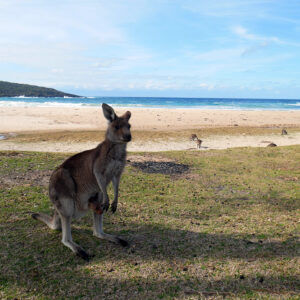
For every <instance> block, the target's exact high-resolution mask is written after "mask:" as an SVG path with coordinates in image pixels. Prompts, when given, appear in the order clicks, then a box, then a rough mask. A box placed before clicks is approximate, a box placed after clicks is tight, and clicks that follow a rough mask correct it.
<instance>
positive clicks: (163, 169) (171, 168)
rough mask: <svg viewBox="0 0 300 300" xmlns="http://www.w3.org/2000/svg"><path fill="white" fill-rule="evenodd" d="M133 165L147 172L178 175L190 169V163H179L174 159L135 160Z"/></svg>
mask: <svg viewBox="0 0 300 300" xmlns="http://www.w3.org/2000/svg"><path fill="white" fill-rule="evenodd" d="M131 165H132V166H133V167H135V168H137V169H140V170H141V171H143V172H145V173H159V174H165V175H178V174H183V173H185V172H187V171H188V170H189V166H188V165H184V164H177V163H175V162H172V161H162V162H157V161H145V162H134V163H132V164H131Z"/></svg>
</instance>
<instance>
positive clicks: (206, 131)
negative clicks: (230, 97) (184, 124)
mask: <svg viewBox="0 0 300 300" xmlns="http://www.w3.org/2000/svg"><path fill="white" fill-rule="evenodd" d="M281 129H282V128H279V127H242V126H237V127H235V126H233V127H229V126H228V127H207V128H196V129H190V130H176V131H175V130H173V131H156V130H151V131H136V130H135V131H134V134H133V139H134V140H137V141H141V142H143V141H151V140H152V141H153V140H154V141H155V140H156V141H160V140H165V139H166V138H168V139H172V140H174V141H175V140H189V137H190V135H191V134H192V133H194V134H197V136H198V137H200V138H206V137H209V136H213V135H228V136H230V135H269V134H275V135H280V134H281ZM287 131H288V132H289V133H294V132H299V131H300V128H297V127H291V128H287ZM104 135H105V132H104V131H53V132H43V131H41V132H28V133H22V134H19V135H17V136H12V137H10V139H11V140H13V141H16V142H44V141H47V142H74V143H77V142H78V143H80V142H97V141H99V142H100V141H102V140H103V138H104Z"/></svg>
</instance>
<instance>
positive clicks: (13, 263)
mask: <svg viewBox="0 0 300 300" xmlns="http://www.w3.org/2000/svg"><path fill="white" fill-rule="evenodd" d="M107 217H108V218H107V219H108V220H107V222H106V223H107V226H106V227H107V232H111V233H114V234H117V235H119V236H122V237H123V238H126V239H128V240H129V242H130V243H131V247H129V248H122V247H120V246H118V245H114V244H112V243H110V242H108V241H103V240H99V239H97V238H96V237H94V236H93V235H92V230H91V229H90V228H89V226H90V225H91V224H87V223H86V222H85V221H83V222H80V223H77V224H76V223H75V224H74V226H73V232H74V234H73V238H74V240H75V241H76V242H78V243H79V244H81V245H82V246H84V247H85V249H86V250H88V251H89V252H91V253H92V254H94V255H95V257H94V258H93V260H92V261H91V262H90V264H92V265H94V264H96V265H97V266H98V267H101V265H102V264H103V263H107V262H110V263H111V264H113V265H115V266H116V267H117V266H119V263H120V265H122V263H124V261H127V262H128V261H139V260H142V261H149V263H151V262H153V261H161V262H162V263H172V262H174V261H176V262H177V263H179V264H181V263H184V261H186V260H187V259H190V260H191V261H192V260H193V259H197V258H203V259H207V258H208V259H209V258H215V259H217V260H220V261H226V260H230V259H240V260H244V261H245V262H247V261H249V260H250V261H252V262H253V261H255V260H259V259H262V258H263V259H268V260H273V259H275V258H278V257H283V258H284V259H286V258H294V257H296V256H297V251H296V249H297V245H298V242H297V240H296V238H293V237H291V238H290V239H288V240H285V241H283V242H277V241H259V240H258V241H257V242H253V241H250V240H248V239H247V238H246V236H245V235H243V234H240V235H236V236H234V235H230V234H212V233H209V234H208V233H204V232H201V230H200V231H199V232H194V231H190V230H184V229H176V228H170V227H168V226H165V225H164V226H162V225H158V224H144V225H141V224H139V223H135V222H128V223H126V224H122V223H121V222H116V220H115V219H114V220H113V222H114V224H113V225H108V223H109V222H110V221H111V220H110V219H111V216H107ZM0 229H1V231H2V233H3V234H4V235H3V236H4V237H5V238H3V239H1V240H0V246H1V247H0V264H1V265H2V266H3V268H2V271H3V272H2V275H0V281H2V282H4V283H5V284H6V286H11V288H13V287H14V286H16V287H23V288H25V289H26V290H28V291H33V287H34V289H35V293H36V292H38V293H40V294H41V295H43V293H45V289H46V290H48V289H50V290H51V288H52V287H53V282H55V280H56V281H57V280H61V281H62V283H63V286H64V288H63V289H61V291H60V292H59V291H56V292H55V293H58V294H59V295H61V292H64V293H65V294H64V297H67V296H71V295H69V294H68V290H69V289H71V290H72V291H73V293H74V294H72V296H74V295H77V294H78V293H79V291H77V290H76V291H74V289H72V286H73V285H74V284H75V285H76V284H77V285H78V284H79V282H80V283H82V282H91V285H92V286H93V289H90V290H89V291H88V293H90V294H89V296H90V297H96V295H102V294H103V295H104V293H105V289H106V287H107V286H113V287H115V289H117V290H118V289H120V290H122V292H123V293H130V292H129V291H130V290H131V291H136V292H137V294H136V295H138V294H139V291H141V288H142V290H143V289H145V290H147V289H149V292H150V291H156V292H155V293H154V294H152V296H151V297H152V298H153V297H154V298H156V297H159V295H160V294H159V291H160V290H161V289H162V288H163V289H166V290H167V291H169V289H171V290H172V289H173V288H174V287H176V286H178V285H180V286H181V288H182V290H178V291H177V292H178V293H179V294H180V293H185V292H184V291H185V290H186V291H187V292H188V293H189V294H190V295H200V294H201V293H202V292H201V291H204V294H203V295H206V294H205V293H207V296H209V295H223V294H224V295H231V294H232V295H237V294H238V293H239V292H240V291H241V290H243V289H246V290H252V289H254V287H253V286H255V285H256V284H257V286H258V288H262V287H264V288H266V289H267V288H272V290H278V291H280V290H282V289H284V290H285V291H289V292H292V293H296V292H297V283H298V284H299V279H297V277H296V276H289V277H287V278H286V280H282V279H279V278H276V277H273V276H269V277H264V278H263V279H262V278H259V277H257V274H256V273H255V274H254V273H253V274H251V275H248V276H247V277H246V278H245V280H243V281H242V282H241V278H239V277H235V276H227V277H226V280H225V279H224V280H215V279H214V280H212V279H211V278H202V279H201V280H199V278H198V275H197V274H193V275H192V276H191V277H190V278H189V280H186V279H184V278H185V277H184V276H183V277H178V278H177V279H175V278H170V279H155V278H153V279H152V280H150V281H149V280H143V279H141V281H140V282H139V284H135V285H132V281H131V280H130V279H126V278H124V279H116V278H115V277H111V276H106V277H103V278H101V281H99V280H98V279H97V277H95V276H94V275H88V274H87V273H86V272H84V270H85V266H86V262H84V261H83V260H82V259H80V258H77V257H76V256H75V255H73V254H72V253H71V251H70V250H69V249H68V248H67V247H65V246H63V245H62V243H61V242H60V239H61V233H60V232H56V231H52V230H50V229H49V228H47V227H46V226H45V225H43V224H42V223H36V222H35V221H34V220H31V219H29V218H28V219H27V218H24V219H23V220H16V221H13V222H9V223H2V224H1V228H0ZM12 229H13V230H12ZM24 270H26V272H24ZM70 270H73V271H70ZM70 272H71V273H70ZM178 272H181V271H178ZM66 278H68V280H67V281H66ZM262 280H264V283H261V281H262ZM38 282H44V284H38ZM117 287H118V288H117ZM120 287H121V288H120ZM199 293H200V294H199ZM222 293H223V294H222ZM58 294H55V295H56V296H57V295H58ZM78 295H79V294H78ZM110 295H111V297H113V296H114V295H115V294H114V293H113V291H112V292H111V294H110ZM130 295H131V296H130V298H132V299H135V296H134V295H133V294H130ZM201 295H202V294H201ZM224 295H223V296H224ZM61 296H62V295H61Z"/></svg>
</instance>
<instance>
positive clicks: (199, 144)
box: [195, 137, 202, 149]
mask: <svg viewBox="0 0 300 300" xmlns="http://www.w3.org/2000/svg"><path fill="white" fill-rule="evenodd" d="M195 140H196V144H197V148H198V149H200V148H201V144H202V140H200V139H199V138H198V137H196V139H195Z"/></svg>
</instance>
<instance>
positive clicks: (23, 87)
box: [0, 81, 79, 97]
mask: <svg viewBox="0 0 300 300" xmlns="http://www.w3.org/2000/svg"><path fill="white" fill-rule="evenodd" d="M18 96H25V97H79V96H77V95H72V94H67V93H64V92H60V91H57V90H55V89H51V88H46V87H41V86H36V85H30V84H19V83H12V82H7V81H0V97H18Z"/></svg>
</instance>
